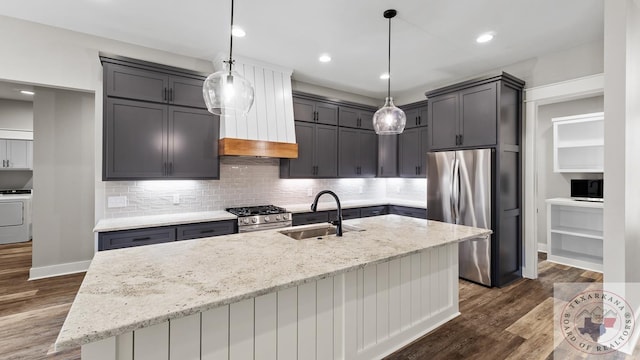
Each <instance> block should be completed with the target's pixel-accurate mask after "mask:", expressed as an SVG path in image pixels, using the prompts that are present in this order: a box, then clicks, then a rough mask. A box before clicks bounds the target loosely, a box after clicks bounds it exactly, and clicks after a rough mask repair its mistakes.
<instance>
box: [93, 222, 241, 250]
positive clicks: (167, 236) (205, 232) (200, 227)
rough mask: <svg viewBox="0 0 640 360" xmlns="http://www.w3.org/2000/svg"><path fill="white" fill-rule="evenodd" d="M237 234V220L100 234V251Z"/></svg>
mask: <svg viewBox="0 0 640 360" xmlns="http://www.w3.org/2000/svg"><path fill="white" fill-rule="evenodd" d="M237 232H238V223H237V221H236V220H222V221H211V222H205V223H194V224H184V225H175V226H162V227H152V228H145V229H133V230H120V231H107V232H101V233H99V234H98V250H99V251H102V250H113V249H121V248H127V247H133V246H141V245H152V244H160V243H165V242H171V241H176V240H189V239H198V238H204V237H211V236H220V235H228V234H235V233H237Z"/></svg>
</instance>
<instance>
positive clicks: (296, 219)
mask: <svg viewBox="0 0 640 360" xmlns="http://www.w3.org/2000/svg"><path fill="white" fill-rule="evenodd" d="M292 222H293V226H298V225H307V224H318V223H326V222H329V212H328V211H317V212H308V213H298V214H293V216H292Z"/></svg>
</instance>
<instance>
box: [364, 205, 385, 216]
mask: <svg viewBox="0 0 640 360" xmlns="http://www.w3.org/2000/svg"><path fill="white" fill-rule="evenodd" d="M387 213H388V209H387V206H386V205H384V206H371V207H366V208H362V209H360V216H361V217H369V216H378V215H385V214H387Z"/></svg>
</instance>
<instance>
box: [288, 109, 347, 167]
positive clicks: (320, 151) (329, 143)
mask: <svg viewBox="0 0 640 360" xmlns="http://www.w3.org/2000/svg"><path fill="white" fill-rule="evenodd" d="M295 129H296V141H297V142H298V158H297V159H281V160H280V177H283V178H331V177H337V176H338V166H337V159H338V127H336V126H332V125H323V124H313V123H307V122H304V121H296V125H295Z"/></svg>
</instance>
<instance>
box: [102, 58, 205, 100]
mask: <svg viewBox="0 0 640 360" xmlns="http://www.w3.org/2000/svg"><path fill="white" fill-rule="evenodd" d="M104 76H105V79H104V81H105V87H106V95H107V96H109V97H118V98H125V99H133V100H142V101H151V102H158V103H168V104H173V105H180V106H189V107H197V108H206V105H205V103H204V99H203V97H202V85H203V83H204V79H202V78H195V77H194V78H191V77H187V76H180V75H175V74H168V73H165V72H161V71H156V70H153V69H145V68H138V67H132V66H127V65H120V64H112V63H108V62H105V63H104Z"/></svg>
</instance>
